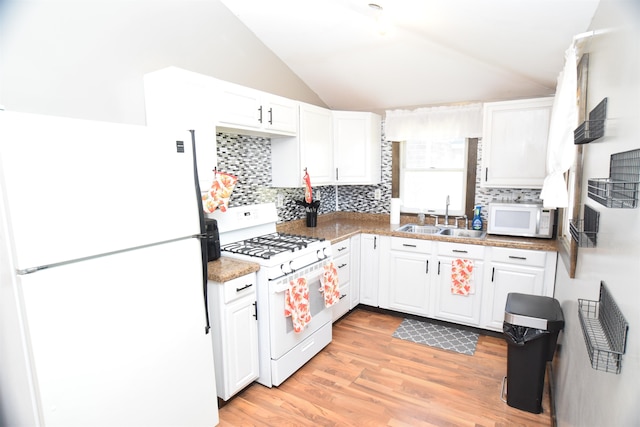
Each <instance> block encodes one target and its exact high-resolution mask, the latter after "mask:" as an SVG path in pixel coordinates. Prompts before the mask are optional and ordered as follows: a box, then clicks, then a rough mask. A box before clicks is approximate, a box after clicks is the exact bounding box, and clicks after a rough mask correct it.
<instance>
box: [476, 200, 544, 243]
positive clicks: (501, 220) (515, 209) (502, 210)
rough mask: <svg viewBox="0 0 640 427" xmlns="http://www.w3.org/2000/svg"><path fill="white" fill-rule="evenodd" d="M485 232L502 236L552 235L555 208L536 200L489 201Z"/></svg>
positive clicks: (542, 236)
mask: <svg viewBox="0 0 640 427" xmlns="http://www.w3.org/2000/svg"><path fill="white" fill-rule="evenodd" d="M487 216H488V223H487V233H489V234H500V235H504V236H521V237H539V238H543V239H551V238H552V237H553V236H554V223H555V210H554V209H545V208H544V207H543V206H542V203H538V202H491V203H489V206H488V212H487Z"/></svg>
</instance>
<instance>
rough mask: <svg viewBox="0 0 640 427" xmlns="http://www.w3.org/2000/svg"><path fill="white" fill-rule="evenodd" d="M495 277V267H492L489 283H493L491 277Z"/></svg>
mask: <svg viewBox="0 0 640 427" xmlns="http://www.w3.org/2000/svg"><path fill="white" fill-rule="evenodd" d="M495 275H496V268H495V267H493V268H492V269H491V281H492V282H493V277H494V276H495Z"/></svg>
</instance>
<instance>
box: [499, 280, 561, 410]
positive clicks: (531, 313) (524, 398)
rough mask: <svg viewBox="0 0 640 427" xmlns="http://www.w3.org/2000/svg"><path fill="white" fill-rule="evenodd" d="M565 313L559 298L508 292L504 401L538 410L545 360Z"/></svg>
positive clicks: (551, 356) (552, 348) (550, 355)
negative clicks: (505, 389) (505, 390)
mask: <svg viewBox="0 0 640 427" xmlns="http://www.w3.org/2000/svg"><path fill="white" fill-rule="evenodd" d="M563 328H564V316H563V314H562V308H561V307H560V303H559V302H558V300H556V299H553V298H550V297H542V296H537V295H526V294H518V293H510V294H508V295H507V303H506V305H505V313H504V323H503V328H502V329H503V332H504V337H505V340H506V341H507V344H508V349H507V404H508V405H509V406H511V407H514V408H518V409H522V410H524V411H528V412H532V413H534V414H539V413H540V412H542V393H543V389H544V374H545V371H546V367H547V362H550V361H551V360H553V355H554V353H555V351H556V343H557V340H558V334H559V333H560V331H561V330H562V329H563Z"/></svg>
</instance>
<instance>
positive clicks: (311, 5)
mask: <svg viewBox="0 0 640 427" xmlns="http://www.w3.org/2000/svg"><path fill="white" fill-rule="evenodd" d="M221 1H222V3H223V4H224V5H226V6H227V8H229V9H230V10H231V12H233V13H234V14H235V15H236V16H237V17H238V18H239V19H240V21H242V22H243V23H244V24H245V25H246V26H247V27H248V28H249V29H250V30H251V31H253V33H254V34H255V35H256V36H257V37H258V38H259V39H260V40H261V41H262V42H263V43H264V44H265V45H266V46H267V47H268V48H269V49H270V50H272V51H273V52H274V53H275V54H276V55H277V56H278V57H279V58H280V59H281V60H282V61H283V62H284V63H285V64H287V65H288V66H289V68H290V69H291V70H292V71H293V72H294V73H296V74H297V75H298V76H299V77H300V78H301V79H302V80H303V81H304V82H305V83H306V84H307V85H308V86H309V87H310V88H311V89H312V90H313V91H314V92H315V93H317V94H318V96H319V97H320V98H321V99H322V100H323V101H324V102H325V103H326V104H327V106H329V107H330V108H332V109H345V110H366V111H383V110H386V109H395V108H411V107H416V106H428V105H442V104H451V103H460V102H476V101H480V102H483V101H496V100H504V99H516V98H527V97H537V96H547V95H553V93H554V92H555V87H556V82H557V76H558V73H559V72H560V71H561V69H562V67H563V65H564V52H565V50H566V49H567V48H568V47H569V45H570V44H571V43H572V42H573V37H574V36H575V35H577V34H580V33H583V32H585V31H587V29H588V27H589V24H590V22H591V19H592V17H593V14H594V12H595V9H596V8H597V5H598V0H315V1H311V0H268V1H265V0H221ZM371 3H375V5H378V6H379V8H377V7H375V5H374V6H371V5H370V4H371Z"/></svg>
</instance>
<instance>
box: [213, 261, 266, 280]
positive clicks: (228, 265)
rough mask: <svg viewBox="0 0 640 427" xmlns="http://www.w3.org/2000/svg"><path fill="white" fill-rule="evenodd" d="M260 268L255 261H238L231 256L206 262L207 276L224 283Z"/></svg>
mask: <svg viewBox="0 0 640 427" xmlns="http://www.w3.org/2000/svg"><path fill="white" fill-rule="evenodd" d="M259 269H260V264H257V263H255V262H246V261H240V260H237V259H233V258H227V257H224V256H223V257H220V258H218V259H217V260H215V261H210V262H209V263H208V264H207V278H208V279H209V280H210V281H213V282H216V283H224V282H228V281H229V280H233V279H236V278H238V277H240V276H244V275H246V274H249V273H254V272H256V271H258V270H259Z"/></svg>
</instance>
